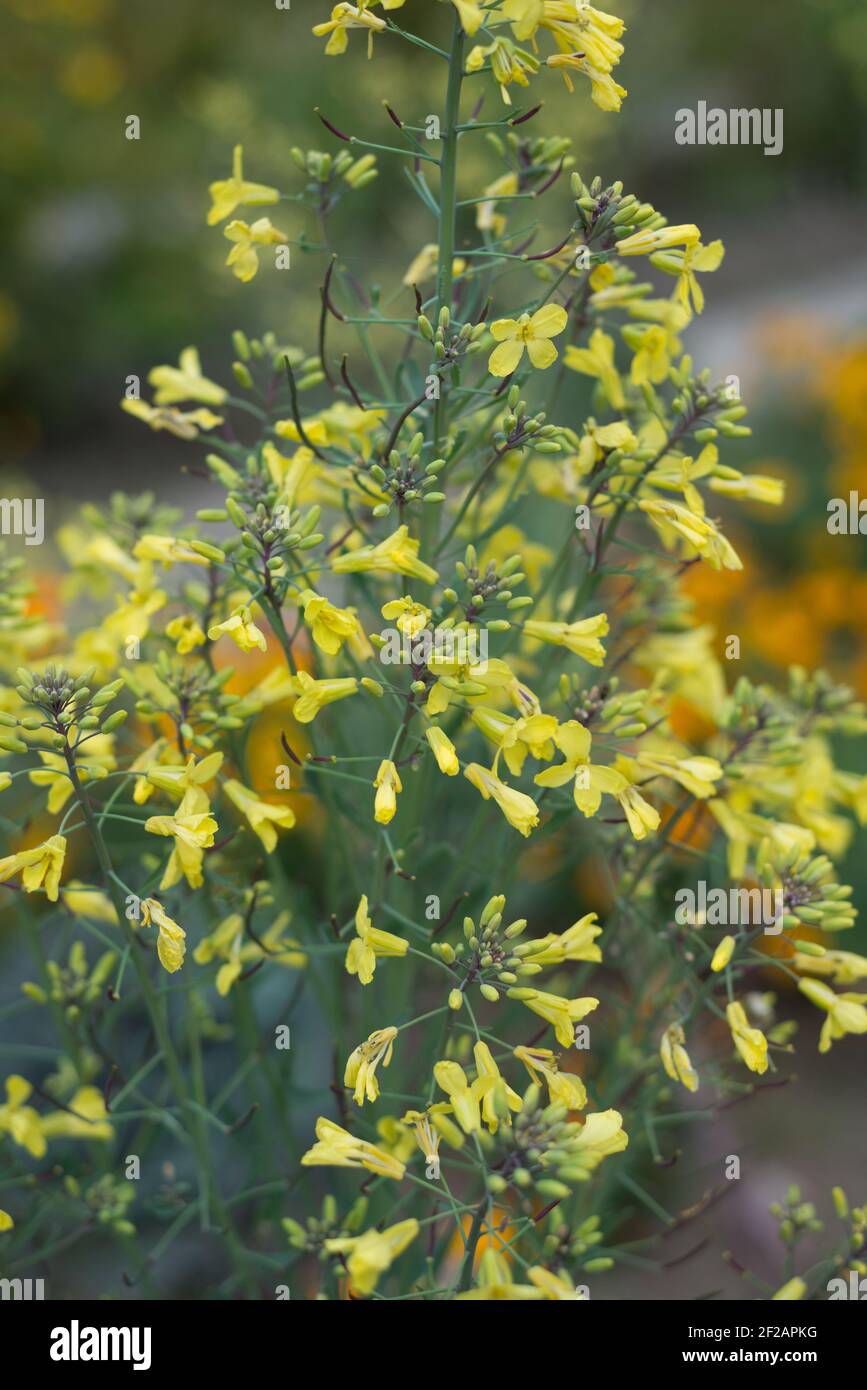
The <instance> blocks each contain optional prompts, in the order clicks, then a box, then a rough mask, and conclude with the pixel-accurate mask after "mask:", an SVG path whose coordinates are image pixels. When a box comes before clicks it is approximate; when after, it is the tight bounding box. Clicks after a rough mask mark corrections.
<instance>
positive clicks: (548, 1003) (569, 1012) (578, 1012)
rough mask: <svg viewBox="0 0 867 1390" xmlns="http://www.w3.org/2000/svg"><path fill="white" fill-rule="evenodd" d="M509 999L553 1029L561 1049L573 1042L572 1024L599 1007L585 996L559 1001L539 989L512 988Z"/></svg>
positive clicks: (559, 998) (559, 999)
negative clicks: (523, 1006) (524, 1006)
mask: <svg viewBox="0 0 867 1390" xmlns="http://www.w3.org/2000/svg"><path fill="white" fill-rule="evenodd" d="M507 993H508V996H509V998H510V999H520V1001H521V1003H522V1004H526V1006H527V1008H528V1009H530V1010H531V1011H532V1012H533V1013H534V1014H538V1015H539V1018H544V1019H545V1022H546V1023H550V1024H551V1027H552V1028H553V1029H554V1035H555V1037H556V1039H557V1041H558V1043H560V1045H561V1046H562V1047H571V1046H572V1044H573V1043H574V1041H575V1028H574V1026H573V1025H574V1024H575V1023H577V1022H579V1021H580V1020H581V1019H582V1018H584V1017H585V1016H586V1015H587V1014H589V1013H592V1012H593V1010H594V1009H597V1008H598V1007H599V1000H598V999H593V998H591V997H590V996H587V997H585V998H583V999H561V997H560V995H559V994H546V993H545V992H544V990H541V989H523V988H513V989H510V990H507Z"/></svg>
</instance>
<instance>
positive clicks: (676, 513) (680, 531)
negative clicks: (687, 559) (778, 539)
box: [638, 500, 743, 570]
mask: <svg viewBox="0 0 867 1390" xmlns="http://www.w3.org/2000/svg"><path fill="white" fill-rule="evenodd" d="M638 505H639V507H640V509H641V511H643V512H645V513H646V514H647V515H648V516H649V517H650V520H651V521H652V522H653V524H654V526H655V527H656V528H657V530H658V531H659V533H660V535H661V537H662V539H663V542H664V543H665V544H666V545H668V546H669V547H670V546H671V545H672V543H673V542H674V541H675V540H676V539H677V538H678V537H679V538H680V539H681V540H683V541H684V542H685V543H686V546H687V548H688V550H689V551H691V552H693V553H694V554H696V555H700V556H701V557H702V559H704V560H707V561H708V563H709V564H711V565H712V566H713V568H714V569H715V570H719V569H727V570H740V569H743V564H742V563H741V560H740V557H739V556H738V554H737V552H736V551H735V549H734V547H733V546H732V545H731V544H730V542H729V541H727V540H726V538H725V536H724V535H723V534H722V532H721V531H719V530H718V529H717V527H716V526H715V525H714V523H713V522H712V521H708V519H707V518H706V517H704V516H698V515H696V513H695V512H693V511H692V510H690V508H688V507H682V506H681V505H680V503H679V502H667V501H647V500H645V501H641V502H639V504H638Z"/></svg>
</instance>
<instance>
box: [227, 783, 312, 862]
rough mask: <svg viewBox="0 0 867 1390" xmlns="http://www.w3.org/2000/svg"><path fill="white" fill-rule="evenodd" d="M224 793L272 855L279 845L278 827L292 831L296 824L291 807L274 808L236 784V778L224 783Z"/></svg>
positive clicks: (241, 785) (239, 784)
mask: <svg viewBox="0 0 867 1390" xmlns="http://www.w3.org/2000/svg"><path fill="white" fill-rule="evenodd" d="M223 791H224V792H225V793H226V796H227V797H228V798H229V800H230V801H231V802H232V804H233V805H234V806H237V808H238V810H239V811H240V812H241V815H242V816H244V817H245V819H246V820H247V821H248V823H249V825H250V829H251V830H252V831H254V833H255V834H256V835H258V836H259V839H260V840H261V841H262V844H263V845H264V846H265V852H266V854H270V853H271V851H272V850H273V849H274V846H275V845H276V844H277V830H276V827H277V826H278V825H281V826H283V828H284V829H286V830H291V829H292V826H293V825H294V824H295V812H294V811H293V810H292V808H291V806H274V805H272V804H271V802H269V801H262V800H261V798H260V797H258V796H257V795H256V793H255V792H251V791H250V789H249V787H245V786H244V785H243V783H242V782H236V781H235V780H234V778H231V779H230V780H229V781H228V782H224V783H223Z"/></svg>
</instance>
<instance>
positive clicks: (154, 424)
mask: <svg viewBox="0 0 867 1390" xmlns="http://www.w3.org/2000/svg"><path fill="white" fill-rule="evenodd" d="M120 408H121V410H125V411H126V412H127V414H128V415H134V416H135V418H136V419H137V420H143V421H144V423H145V424H146V425H148V426H150V428H151V429H152V430H155V431H158V430H166V431H167V432H168V433H169V434H173V435H174V436H175V437H176V438H177V439H198V437H199V431H200V430H213V429H216V428H217V426H218V425H222V423H223V416H222V415H215V414H214V412H213V411H212V410H208V409H207V407H206V406H199V407H198V408H197V409H196V410H178V408H177V406H174V405H148V403H147V401H143V400H139V399H137V398H135V397H130V398H129V399H126V398H125V399H124V400H122V401H121V403H120Z"/></svg>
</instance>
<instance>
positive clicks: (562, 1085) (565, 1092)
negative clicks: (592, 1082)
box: [514, 1047, 587, 1110]
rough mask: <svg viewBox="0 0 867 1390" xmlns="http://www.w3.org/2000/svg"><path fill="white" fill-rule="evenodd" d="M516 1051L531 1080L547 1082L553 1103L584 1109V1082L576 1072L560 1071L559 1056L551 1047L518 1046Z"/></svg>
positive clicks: (572, 1108) (585, 1102)
mask: <svg viewBox="0 0 867 1390" xmlns="http://www.w3.org/2000/svg"><path fill="white" fill-rule="evenodd" d="M514 1053H515V1056H516V1057H517V1059H518V1061H519V1062H523V1063H524V1066H525V1067H526V1068H527V1071H528V1072H529V1074H530V1080H531V1081H534V1082H536V1083H537V1084H538V1082H539V1080H540V1079H541V1080H543V1081H544V1082H545V1084H546V1086H547V1087H548V1098H549V1100H550V1101H551V1104H552V1105H565V1106H566V1109H567V1110H583V1109H584V1107H585V1105H586V1104H587V1090H586V1088H585V1086H584V1082H583V1081H582V1080H581V1077H580V1076H576V1075H575V1074H574V1072H571V1071H558V1069H557V1056H556V1054H555V1053H553V1052H552V1051H551V1049H550V1048H548V1047H516V1048H515V1049H514Z"/></svg>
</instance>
